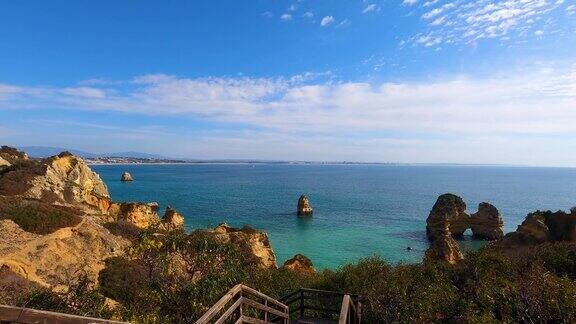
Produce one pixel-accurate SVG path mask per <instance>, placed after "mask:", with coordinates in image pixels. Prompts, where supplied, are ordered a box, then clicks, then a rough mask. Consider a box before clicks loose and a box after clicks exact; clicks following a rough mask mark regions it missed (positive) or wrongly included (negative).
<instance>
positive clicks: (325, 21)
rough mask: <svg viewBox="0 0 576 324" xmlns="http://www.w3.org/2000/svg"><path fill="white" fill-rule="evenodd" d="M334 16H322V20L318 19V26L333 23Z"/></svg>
mask: <svg viewBox="0 0 576 324" xmlns="http://www.w3.org/2000/svg"><path fill="white" fill-rule="evenodd" d="M334 21H335V20H334V17H332V16H325V17H324V18H322V20H321V21H320V26H328V25H331V24H333V23H334Z"/></svg>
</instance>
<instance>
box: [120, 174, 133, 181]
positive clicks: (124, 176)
mask: <svg viewBox="0 0 576 324" xmlns="http://www.w3.org/2000/svg"><path fill="white" fill-rule="evenodd" d="M120 180H121V181H134V178H132V175H131V174H130V173H129V172H124V173H122V178H120Z"/></svg>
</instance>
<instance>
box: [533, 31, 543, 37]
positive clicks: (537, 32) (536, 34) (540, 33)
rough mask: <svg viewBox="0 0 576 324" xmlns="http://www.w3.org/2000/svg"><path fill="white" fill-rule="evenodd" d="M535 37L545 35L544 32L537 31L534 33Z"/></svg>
mask: <svg viewBox="0 0 576 324" xmlns="http://www.w3.org/2000/svg"><path fill="white" fill-rule="evenodd" d="M534 35H535V36H542V35H544V31H542V30H537V31H535V32H534Z"/></svg>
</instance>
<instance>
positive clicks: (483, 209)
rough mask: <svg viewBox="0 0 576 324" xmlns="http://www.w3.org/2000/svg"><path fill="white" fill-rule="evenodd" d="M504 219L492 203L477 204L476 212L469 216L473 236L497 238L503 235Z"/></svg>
mask: <svg viewBox="0 0 576 324" xmlns="http://www.w3.org/2000/svg"><path fill="white" fill-rule="evenodd" d="M503 226H504V221H503V220H502V216H500V212H499V211H498V209H497V208H496V207H494V206H493V205H491V204H489V203H487V202H483V203H480V204H479V205H478V212H477V213H475V214H472V215H471V216H470V227H471V228H472V234H473V235H474V237H475V238H478V239H485V240H497V239H501V238H502V237H504V231H503V229H502V228H503Z"/></svg>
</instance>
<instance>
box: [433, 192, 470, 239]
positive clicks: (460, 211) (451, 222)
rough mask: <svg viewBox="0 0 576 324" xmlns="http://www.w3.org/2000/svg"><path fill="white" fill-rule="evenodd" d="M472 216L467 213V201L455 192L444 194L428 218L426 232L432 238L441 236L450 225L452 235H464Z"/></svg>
mask: <svg viewBox="0 0 576 324" xmlns="http://www.w3.org/2000/svg"><path fill="white" fill-rule="evenodd" d="M469 223H470V216H469V215H468V214H466V203H465V202H464V200H462V198H460V197H458V196H456V195H454V194H450V193H447V194H443V195H441V196H440V197H438V199H437V200H436V203H435V204H434V206H433V207H432V210H431V211H430V214H429V215H428V219H426V234H427V235H428V238H429V239H430V240H434V239H436V238H438V237H441V236H442V235H443V233H444V228H445V227H446V226H448V228H449V230H450V233H452V236H456V237H462V235H463V234H464V231H466V229H467V228H468V227H469Z"/></svg>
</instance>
